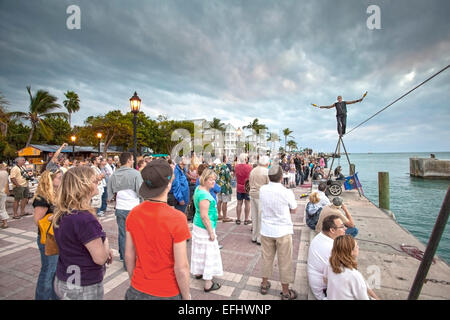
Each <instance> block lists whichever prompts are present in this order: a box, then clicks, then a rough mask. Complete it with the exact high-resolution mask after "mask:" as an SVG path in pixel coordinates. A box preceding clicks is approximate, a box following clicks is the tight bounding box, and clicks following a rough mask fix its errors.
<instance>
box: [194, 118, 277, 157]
mask: <svg viewBox="0 0 450 320" xmlns="http://www.w3.org/2000/svg"><path fill="white" fill-rule="evenodd" d="M190 121H192V122H194V124H195V127H194V128H195V129H194V131H195V133H194V145H195V146H199V145H202V146H203V148H202V151H203V152H207V153H211V154H214V155H215V156H216V157H221V156H222V155H223V154H225V155H226V156H227V157H229V158H232V157H234V156H238V153H240V152H244V148H245V143H246V142H248V143H249V144H250V150H247V152H249V151H250V152H255V153H256V152H259V153H260V154H261V153H265V152H266V151H267V150H268V149H269V148H268V143H267V137H266V132H265V131H264V132H263V131H261V133H260V134H259V135H257V134H256V133H255V132H251V130H249V129H243V130H242V134H241V136H240V137H239V136H238V134H237V128H236V127H234V126H233V125H232V124H230V123H228V124H226V125H225V131H224V132H222V131H219V130H216V129H211V128H210V127H209V121H207V120H206V119H195V120H190ZM238 142H240V143H239V144H240V150H238ZM196 149H197V147H196Z"/></svg>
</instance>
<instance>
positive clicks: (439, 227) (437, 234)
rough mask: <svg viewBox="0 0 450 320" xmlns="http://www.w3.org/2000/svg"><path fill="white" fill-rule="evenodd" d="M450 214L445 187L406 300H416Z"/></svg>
mask: <svg viewBox="0 0 450 320" xmlns="http://www.w3.org/2000/svg"><path fill="white" fill-rule="evenodd" d="M449 214H450V187H448V189H447V194H446V195H445V198H444V202H443V203H442V206H441V210H440V211H439V215H438V217H437V219H436V223H435V224H434V228H433V231H432V232H431V236H430V240H428V245H427V248H426V249H425V253H424V254H423V259H422V262H421V263H420V266H419V269H418V270H417V274H416V277H415V278H414V282H413V285H412V287H411V291H410V292H409V296H408V300H417V299H418V298H419V295H420V292H421V291H422V286H423V284H424V283H425V282H426V280H425V279H426V277H427V274H428V271H429V270H430V267H431V263H432V262H433V257H434V255H435V254H436V250H437V248H438V246H439V242H440V241H441V238H442V234H443V233H444V230H445V226H446V225H447V221H448V216H449Z"/></svg>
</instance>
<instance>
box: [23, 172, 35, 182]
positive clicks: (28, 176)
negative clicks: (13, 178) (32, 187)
mask: <svg viewBox="0 0 450 320" xmlns="http://www.w3.org/2000/svg"><path fill="white" fill-rule="evenodd" d="M22 177H23V178H25V179H26V180H27V181H31V180H34V177H33V173H32V172H29V171H22Z"/></svg>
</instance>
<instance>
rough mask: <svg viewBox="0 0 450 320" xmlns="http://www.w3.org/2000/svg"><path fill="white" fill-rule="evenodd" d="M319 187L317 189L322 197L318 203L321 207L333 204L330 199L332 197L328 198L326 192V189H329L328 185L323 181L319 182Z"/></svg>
mask: <svg viewBox="0 0 450 320" xmlns="http://www.w3.org/2000/svg"><path fill="white" fill-rule="evenodd" d="M318 189H319V190H318V191H317V193H318V194H319V198H320V201H319V203H318V205H319V206H320V207H321V208H323V207H326V206H329V205H330V204H331V201H330V199H328V197H327V195H326V194H325V190H327V185H326V184H325V183H323V182H321V183H320V184H319V188H318Z"/></svg>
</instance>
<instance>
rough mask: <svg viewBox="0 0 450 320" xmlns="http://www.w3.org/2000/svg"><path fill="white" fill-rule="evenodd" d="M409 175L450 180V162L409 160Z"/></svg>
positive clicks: (427, 159) (421, 159) (429, 159)
mask: <svg viewBox="0 0 450 320" xmlns="http://www.w3.org/2000/svg"><path fill="white" fill-rule="evenodd" d="M409 173H410V175H411V176H413V177H420V178H427V179H450V160H438V159H434V158H409Z"/></svg>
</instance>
